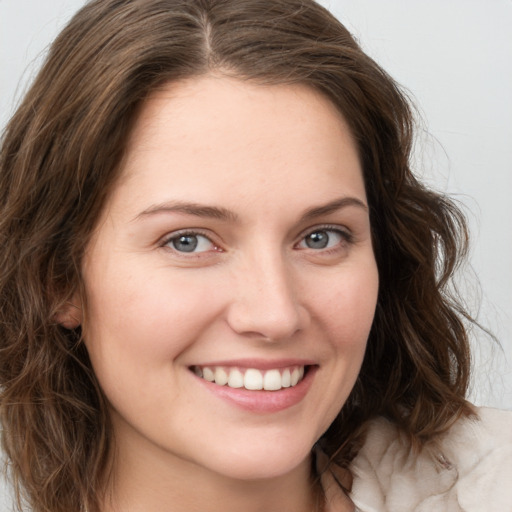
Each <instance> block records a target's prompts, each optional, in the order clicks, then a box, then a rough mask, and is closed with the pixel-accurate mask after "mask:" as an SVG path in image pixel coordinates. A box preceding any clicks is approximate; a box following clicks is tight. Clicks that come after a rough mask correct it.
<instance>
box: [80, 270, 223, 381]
mask: <svg viewBox="0 0 512 512" xmlns="http://www.w3.org/2000/svg"><path fill="white" fill-rule="evenodd" d="M118 270H119V271H118V272H117V273H115V274H114V273H110V276H111V277H110V278H109V279H108V280H106V279H103V280H102V279H97V280H96V281H95V282H97V283H103V284H102V285H101V286H95V287H93V289H92V290H91V291H90V293H88V308H87V321H86V324H85V327H84V339H85V342H86V345H87V348H88V350H89V353H90V355H91V359H92V360H93V364H95V366H98V367H99V366H102V367H106V366H114V364H115V366H116V367H117V368H119V369H120V368H121V367H126V368H130V369H131V370H132V371H133V370H135V369H137V374H140V373H141V372H144V367H145V366H147V367H148V369H149V366H151V367H152V368H155V365H156V366H158V365H160V366H161V367H164V366H166V365H168V364H169V363H170V362H171V361H172V360H174V359H175V358H177V357H179V355H180V354H181V353H182V352H183V351H184V350H186V349H187V348H188V347H189V346H190V345H191V344H192V343H193V342H194V341H195V340H196V339H197V338H198V337H199V336H200V335H201V333H202V331H204V330H205V329H207V328H208V326H209V324H210V323H211V321H212V319H213V318H214V317H215V316H216V314H217V313H218V310H219V308H220V305H219V301H218V300H217V301H216V300H215V298H213V297H211V293H210V292H211V284H209V283H208V281H207V280H205V279H191V278H190V277H189V276H187V278H185V277H183V276H180V275H179V274H178V275H176V274H175V273H174V274H173V275H172V278H171V276H169V275H168V274H170V273H169V272H168V271H167V272H166V271H165V269H162V272H158V273H153V275H152V277H151V278H148V277H147V276H148V275H149V273H148V272H144V271H143V270H142V269H141V270H140V271H139V272H137V271H134V269H133V267H132V268H131V272H130V273H123V272H122V268H121V269H118ZM112 276H114V277H112ZM205 297H210V299H209V300H205ZM117 368H116V371H117ZM98 370H99V368H98ZM105 370H106V368H105ZM119 371H120V370H119Z"/></svg>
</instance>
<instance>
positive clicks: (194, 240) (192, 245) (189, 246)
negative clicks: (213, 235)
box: [164, 233, 216, 253]
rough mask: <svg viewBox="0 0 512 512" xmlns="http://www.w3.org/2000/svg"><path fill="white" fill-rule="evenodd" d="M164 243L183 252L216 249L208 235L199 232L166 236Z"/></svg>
mask: <svg viewBox="0 0 512 512" xmlns="http://www.w3.org/2000/svg"><path fill="white" fill-rule="evenodd" d="M164 245H166V246H168V247H171V248H172V249H174V250H175V251H177V252H183V253H198V252H206V251H211V250H215V249H216V246H215V244H214V243H213V242H212V241H211V240H210V239H209V238H208V237H206V236H205V235H201V234H199V233H180V234H178V235H175V236H172V237H171V238H168V239H167V241H166V242H165V244H164Z"/></svg>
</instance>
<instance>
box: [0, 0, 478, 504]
mask: <svg viewBox="0 0 512 512" xmlns="http://www.w3.org/2000/svg"><path fill="white" fill-rule="evenodd" d="M210 72H215V73H221V74H224V75H228V76H232V77H236V78H239V79H241V80H248V81H251V82H253V83H261V84H303V85H306V86H308V87H311V88H313V89H315V90H317V91H320V92H321V93H322V94H324V95H325V96H326V97H327V98H329V99H330V100H331V102H332V103H333V105H334V106H335V107H336V108H338V109H339V111H340V112H341V113H342V115H343V116H344V118H345V119H346V121H347V122H348V124H349V126H350V130H351V132H352V135H353V137H354V140H355V141H356V144H357V149H358V152H359V156H360V160H361V163H362V168H363V174H364V182H365V187H366V192H367V197H368V202H369V207H370V222H371V228H372V237H373V244H374V251H375V257H376V260H377V265H378V270H379V281H380V291H379V297H378V303H377V309H376V314H375V319H374V323H373V326H372V329H371V333H370V336H369V340H368V347H367V352H366V355H365V359H364V362H363V365H362V369H361V372H360V375H359V377H358V379H357V382H356V385H355V387H354V389H353V391H352V393H351V395H350V397H349V399H348V401H347V402H346V404H345V405H344V407H343V409H342V410H341V412H340V414H339V415H338V417H337V418H336V420H335V421H334V423H333V424H332V425H331V427H330V428H329V429H328V431H327V432H326V433H325V434H324V435H323V436H322V438H321V439H320V443H321V445H322V447H323V449H324V450H325V451H326V452H327V454H328V455H329V456H331V457H332V458H334V460H336V461H337V463H339V464H341V465H347V464H348V463H349V461H350V459H351V457H353V456H354V455H355V453H356V452H357V446H358V443H359V441H360V437H361V436H360V434H361V432H362V429H363V428H364V425H365V422H366V421H367V420H369V419H370V418H372V417H374V416H377V415H385V416H387V417H388V418H389V419H391V420H392V421H394V422H395V423H396V424H398V425H399V426H400V427H401V428H402V429H403V431H404V432H406V433H408V434H409V435H410V436H411V438H412V439H413V440H414V441H416V442H417V443H418V444H419V445H421V443H422V442H423V441H425V440H427V439H430V438H431V437H433V436H435V435H436V434H437V433H439V432H442V431H443V430H444V429H446V428H447V427H448V426H449V425H450V424H451V423H452V422H453V421H455V419H456V418H458V417H459V416H460V415H461V414H464V413H467V412H468V406H467V404H466V401H465V393H466V388H467V384H468V377H469V351H468V340H467V334H466V331H465V328H464V319H465V318H469V316H468V315H467V313H466V312H465V311H464V309H463V308H462V307H461V306H460V305H459V304H458V303H457V302H456V301H455V300H454V299H453V298H451V297H450V295H449V294H448V291H447V290H448V288H447V285H448V283H449V281H450V279H451V277H452V274H453V273H454V271H455V270H456V267H457V265H458V263H459V262H460V261H461V258H462V257H463V256H464V253H465V251H466V245H467V234H466V227H465V221H464V218H463V216H462V214H461V213H460V211H459V210H458V209H457V207H456V206H455V205H454V204H453V203H452V202H451V201H450V200H449V199H448V198H447V197H444V196H443V195H440V194H437V193H434V192H432V191H430V190H428V189H427V188H425V187H424V186H423V185H422V184H421V183H419V182H418V181H417V180H416V178H415V177H414V176H413V174H412V173H411V170H410V167H409V157H410V151H411V145H412V139H413V132H412V127H413V119H412V114H411V109H410V106H409V104H408V101H407V98H406V97H405V95H404V94H403V93H402V92H401V90H400V88H399V87H398V86H397V85H396V84H395V82H394V81H393V80H392V79H391V78H390V77H389V76H388V75H387V74H386V73H385V72H384V71H383V70H382V69H381V68H380V67H379V66H378V65H377V64H376V63H375V62H374V61H373V60H371V59H370V58H369V57H368V56H367V55H366V54H364V53H363V51H362V50H361V49H360V47H359V46H358V44H357V43H356V42H355V41H354V39H353V38H352V36H351V35H350V34H349V32H348V31H347V30H346V29H345V27H343V25H342V24H340V22H339V21H338V20H336V19H335V18H334V17H333V16H332V15H331V14H330V13H329V12H328V11H327V10H325V9H324V8H323V7H321V6H319V5H318V4H316V3H314V2H313V1H312V0H268V1H262V0H95V1H92V2H90V3H88V4H87V5H86V6H85V7H84V8H83V9H82V10H81V11H79V12H78V13H77V14H76V15H75V17H74V18H73V19H72V20H71V21H70V23H69V24H68V26H67V27H66V28H65V29H64V30H63V31H62V33H61V34H60V35H59V36H58V38H57V39H56V41H55V42H54V44H53V45H52V47H51V49H50V51H49V55H48V57H47V59H46V62H45V64H44V65H43V67H42V69H41V71H40V72H39V74H38V76H37V78H36V79H35V82H34V83H33V85H32V87H31V89H30V90H29V91H28V93H27V95H26V97H25V99H24V101H23V102H22V104H21V105H20V107H19V108H18V110H17V112H16V113H15V115H14V116H13V118H12V119H11V121H10V123H9V124H8V126H7V128H6V131H5V134H4V137H3V141H2V146H1V150H0V151H1V152H0V386H1V395H0V413H1V416H0V418H1V423H2V426H3V434H2V441H3V448H4V450H5V453H6V454H7V457H8V462H9V465H10V469H11V474H12V476H13V478H14V481H15V483H16V484H17V487H16V489H17V492H18V500H20V498H19V497H20V496H21V495H23V496H25V498H26V499H27V500H28V502H29V503H30V505H31V507H32V509H33V510H34V512H70V511H79V510H84V509H87V510H88V511H89V512H95V511H97V510H98V492H99V489H101V487H102V483H103V482H104V480H105V478H106V477H107V471H108V460H109V453H110V450H111V449H112V443H113V439H112V431H111V426H110V422H109V417H108V413H107V407H106V400H105V398H104V396H103V394H102V392H101V389H100V387H99V385H98V382H97V380H96V378H95V376H94V373H93V371H92V368H91V364H90V361H89V358H88V355H87V351H86V349H85V347H84V344H83V343H82V342H81V332H80V329H79V328H78V329H74V330H73V329H71V330H69V329H66V328H64V327H63V326H61V325H59V324H58V322H57V321H56V320H55V318H56V316H55V315H56V313H57V312H58V311H59V310H60V309H61V308H62V307H63V305H64V304H65V303H66V301H68V300H69V299H70V297H71V296H72V295H73V294H74V293H77V292H78V293H83V290H82V281H81V275H80V269H81V262H82V257H83V254H84V250H85V248H86V246H87V243H88V241H89V239H90V236H91V233H92V231H93V229H94V228H95V226H96V223H97V220H98V217H99V215H100V213H101V212H102V208H103V205H104V203H105V201H106V199H107V198H108V196H109V193H110V191H111V190H112V188H113V186H115V184H116V180H117V178H118V175H119V173H120V162H121V160H122V158H123V154H124V149H125V144H126V141H127V138H128V136H129V134H130V130H131V128H132V126H133V123H134V120H135V117H136V114H137V111H138V108H139V107H140V105H141V103H142V102H143V101H144V100H145V98H147V97H148V95H150V94H151V92H152V91H154V90H155V89H157V88H158V87H160V86H162V85H163V84H165V83H168V82H170V81H175V80H179V79H184V78H191V77H194V76H201V75H205V74H208V73H210ZM84 299H86V297H84Z"/></svg>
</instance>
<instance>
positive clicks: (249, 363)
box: [193, 358, 316, 370]
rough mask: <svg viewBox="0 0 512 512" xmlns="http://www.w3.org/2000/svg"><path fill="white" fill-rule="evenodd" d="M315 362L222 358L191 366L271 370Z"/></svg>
mask: <svg viewBox="0 0 512 512" xmlns="http://www.w3.org/2000/svg"><path fill="white" fill-rule="evenodd" d="M314 364H316V363H315V362H314V361H312V360H311V359H300V358H286V359H274V360H269V359H247V358H243V359H229V360H228V359H224V360H216V361H208V362H206V363H197V364H195V365H193V366H200V367H205V366H207V367H214V366H223V367H228V368H229V367H238V368H255V369H257V370H273V369H279V368H288V367H290V366H312V365H314Z"/></svg>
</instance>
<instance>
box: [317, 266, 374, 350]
mask: <svg viewBox="0 0 512 512" xmlns="http://www.w3.org/2000/svg"><path fill="white" fill-rule="evenodd" d="M371 263H372V262H370V264H368V265H365V266H361V267H355V266H354V267H348V268H346V269H344V271H343V272H339V273H336V274H334V275H332V276H330V278H328V279H326V281H325V283H324V286H323V290H324V291H323V292H319V293H317V294H315V296H314V297H313V298H312V304H314V308H315V312H316V313H315V314H316V316H317V317H319V318H320V319H321V320H322V323H323V324H324V325H325V326H326V328H328V330H329V332H330V335H331V339H332V340H333V341H334V343H336V345H338V346H339V347H340V348H343V347H345V348H347V349H349V348H350V347H354V348H356V347H358V346H361V345H363V350H364V346H365V345H366V340H367V338H368V335H369V332H370V328H371V325H372V322H373V317H374V315H375V307H376V304H377V295H378V288H379V279H378V272H377V267H376V265H375V264H371Z"/></svg>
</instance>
